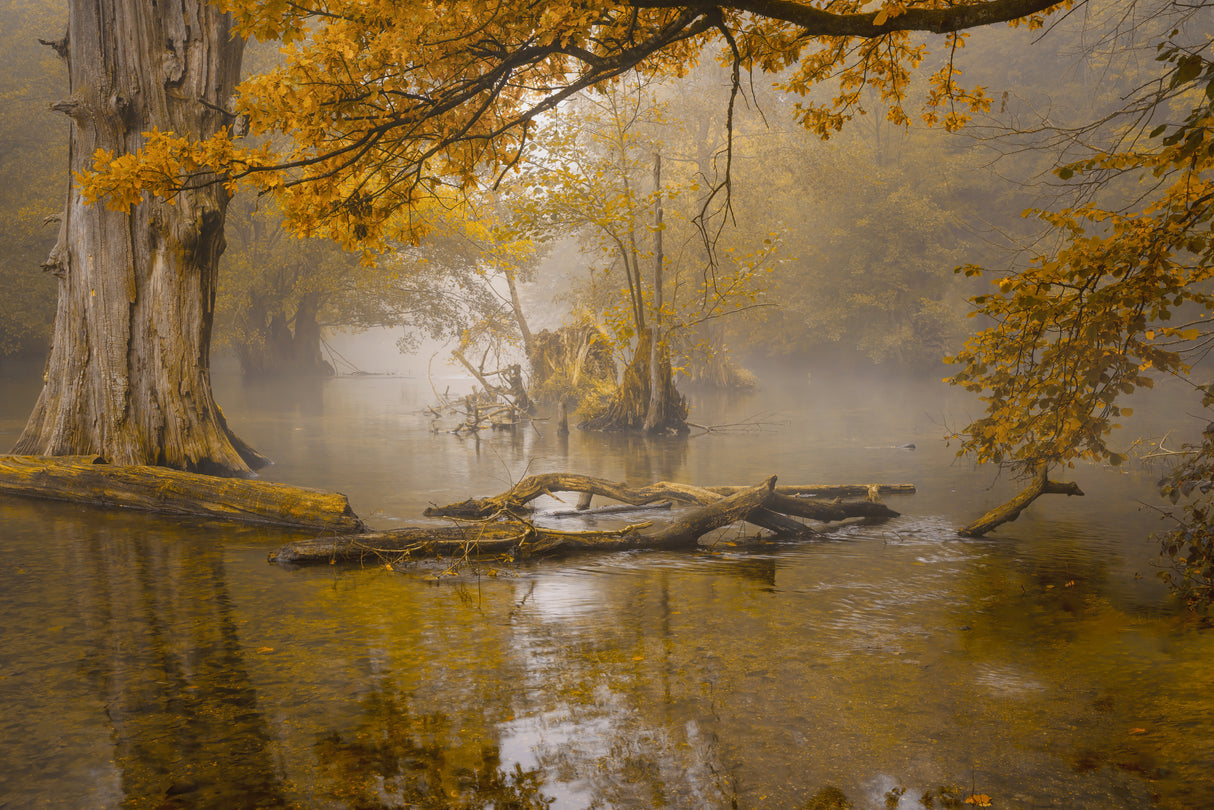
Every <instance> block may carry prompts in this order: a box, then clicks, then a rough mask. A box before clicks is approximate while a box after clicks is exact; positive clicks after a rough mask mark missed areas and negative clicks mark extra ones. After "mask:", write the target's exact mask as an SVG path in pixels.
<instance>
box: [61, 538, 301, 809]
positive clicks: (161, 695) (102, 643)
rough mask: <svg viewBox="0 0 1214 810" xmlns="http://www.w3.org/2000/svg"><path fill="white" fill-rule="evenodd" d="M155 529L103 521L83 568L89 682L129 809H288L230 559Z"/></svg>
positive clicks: (79, 561) (81, 558)
mask: <svg viewBox="0 0 1214 810" xmlns="http://www.w3.org/2000/svg"><path fill="white" fill-rule="evenodd" d="M155 525H156V523H155V521H154V520H152V519H148V520H142V519H140V518H131V517H126V516H123V517H121V518H119V517H114V518H109V517H108V516H107V517H106V518H101V517H100V516H97V517H96V519H95V520H94V527H95V528H92V529H91V531H90V532H89V533H88V535H87V542H86V543H84V544H82V545H81V546H80V553H78V554H77V555H75V558H74V562H75V563H76V570H75V571H73V575H74V577H75V580H76V582H77V583H78V584H79V589H78V591H77V594H78V601H77V605H78V610H79V612H80V614H81V618H82V620H83V622H84V624H85V625H86V627H87V628H88V630H89V637H90V640H91V648H90V649H89V650H88V651H87V652H86V654H85V657H84V659H83V660H82V661H81V664H80V667H81V670H82V672H81V674H82V675H83V677H84V679H85V680H86V682H87V683H89V684H90V685H91V686H92V687H93V689H94V690H96V692H97V695H98V697H99V698H100V700H101V702H102V704H103V705H104V706H105V712H106V717H107V719H108V721H109V724H110V727H111V730H112V740H113V746H114V754H113V756H114V765H115V767H116V768H117V769H118V770H119V772H120V774H121V780H122V790H123V793H124V796H125V798H124V800H123V802H122V805H123V807H128V808H142V807H155V808H163V809H164V810H169V809H170V808H195V807H197V808H213V807H224V808H245V807H248V808H252V807H258V808H273V807H287V806H289V805H288V802H287V801H286V800H285V799H284V798H283V787H282V784H281V780H280V779H279V777H278V775H277V770H276V768H275V767H274V761H273V757H272V755H271V750H270V749H271V746H270V740H271V736H270V730H269V727H268V725H267V723H266V720H265V718H264V717H263V715H262V713H261V711H260V710H259V708H258V699H257V694H256V693H255V691H254V690H253V688H252V686H251V684H250V681H249V675H248V671H247V669H246V666H245V662H244V653H243V650H242V647H241V644H240V641H239V638H238V635H237V623H236V621H235V619H234V616H233V610H232V604H231V599H230V597H229V594H228V589H227V584H226V581H225V572H224V564H223V559H222V555H221V553H220V551H219V550H218V549H216V548H215V547H213V546H201V545H191V544H189V543H188V542H183V539H182V538H181V537H180V535H179V534H178V535H177V536H169V535H162V534H160V533H158V532H156V531H155V529H154V527H155ZM72 528H73V530H74V531H75V532H77V533H79V531H80V527H79V525H75V524H74V525H73V527H72Z"/></svg>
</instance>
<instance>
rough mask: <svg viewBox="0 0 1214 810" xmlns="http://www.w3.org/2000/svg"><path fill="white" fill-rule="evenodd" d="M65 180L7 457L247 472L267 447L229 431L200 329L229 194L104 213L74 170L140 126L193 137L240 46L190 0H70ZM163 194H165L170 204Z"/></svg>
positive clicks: (128, 143)
mask: <svg viewBox="0 0 1214 810" xmlns="http://www.w3.org/2000/svg"><path fill="white" fill-rule="evenodd" d="M70 5H71V7H70V12H69V24H68V43H67V62H68V72H69V76H70V86H71V96H70V98H68V99H66V100H64V101H61V102H59V103H58V104H56V105H55V108H56V109H58V110H60V111H61V112H64V113H66V114H67V115H68V116H69V117H70V118H71V127H70V133H71V134H70V137H71V142H70V150H69V164H70V165H69V168H70V174H69V180H68V192H67V204H66V210H65V212H64V216H63V223H62V226H61V229H60V234H59V241H58V243H57V244H56V246H55V248H54V250H53V251H52V253H51V256H50V258H49V259H48V260H47V263H46V265H45V266H46V269H47V270H49V271H50V272H52V273H53V274H54V275H56V276H57V277H58V278H59V304H58V310H57V312H56V315H55V327H54V337H53V343H52V349H51V356H50V359H49V360H48V362H47V367H46V374H45V383H44V385H43V389H42V393H41V395H40V397H39V398H38V402H37V404H36V405H35V406H34V410H33V412H32V413H31V415H30V418H29V422H28V423H27V425H26V428H25V431H24V432H23V433H22V435H21V438H20V439H19V441H18V442H17V446H16V450H15V452H17V453H25V454H39V455H81V454H93V453H96V454H100V455H101V456H104V457H105V458H106V459H107V460H109V461H111V462H113V463H118V464H160V465H164V466H170V467H177V468H181V469H186V470H194V471H206V472H217V473H226V474H245V473H247V472H248V471H249V467H250V465H259V464H261V463H264V461H265V459H264V458H262V457H261V456H260V455H259V454H257V453H256V452H255V451H253V450H252V449H251V448H249V447H248V446H247V445H244V444H243V442H240V441H239V440H238V439H236V437H235V436H233V435H232V433H231V431H230V430H229V429H228V427H227V424H226V423H225V421H224V418H223V415H222V413H221V412H220V410H219V408H218V406H217V405H216V403H215V400H214V398H213V396H212V393H211V372H210V339H211V324H212V319H213V313H214V307H215V288H216V275H217V267H218V260H219V255H220V253H222V251H223V248H224V239H223V223H224V216H225V213H226V210H227V203H228V193H227V191H226V190H225V189H224V188H223V186H222V185H215V184H212V185H204V186H202V187H201V188H195V189H190V190H187V191H183V192H182V193H180V194H178V195H177V196H176V197H175V198H174V199H173V200H171V201H166V200H160V199H151V198H145V200H144V201H143V202H142V203H140V204H139V205H135V206H132V207H130V208H128V209H125V210H122V211H112V210H109V209H108V208H106V207H105V206H104V205H102V204H98V205H95V206H93V205H89V204H87V203H86V202H85V201H84V199H83V197H82V196H81V192H80V189H79V187H78V185H77V183H76V182H75V179H74V175H75V174H76V173H78V172H86V171H88V170H89V169H90V168H91V165H92V162H93V155H94V153H95V152H96V151H97V150H98V149H107V150H110V151H112V152H113V153H114V154H116V155H123V154H129V153H132V152H134V151H136V150H137V149H138V148H139V147H140V146H141V145H142V144H143V136H142V133H143V132H145V131H149V130H152V129H159V130H162V131H173V132H176V133H178V134H181V135H188V136H192V137H198V138H204V137H207V136H209V135H211V134H212V133H214V132H215V131H216V130H217V129H219V127H221V126H223V125H225V124H228V123H231V121H230V119H229V116H227V115H226V114H224V113H222V112H220V110H222V109H223V108H225V107H227V105H228V104H229V101H230V99H231V97H232V94H233V91H234V87H235V84H236V81H237V79H238V74H239V70H240V57H241V53H242V43H241V42H240V40H238V39H233V38H232V30H231V20H230V18H229V17H228V16H227V15H226V14H221V13H220V12H219V11H218V10H217V9H216V8H215V7H214V6H213V5H211V4H209V3H206V2H204V1H203V0H160V1H159V2H157V3H151V2H147V0H73V1H72V3H71V4H70ZM170 203H171V204H170Z"/></svg>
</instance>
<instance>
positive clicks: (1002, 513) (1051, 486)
mask: <svg viewBox="0 0 1214 810" xmlns="http://www.w3.org/2000/svg"><path fill="white" fill-rule="evenodd" d="M1082 494H1083V490H1081V489H1080V488H1079V485H1078V484H1076V483H1075V482H1074V481H1067V482H1061V481H1051V480H1050V477H1049V471H1048V470H1042V471H1041V472H1039V473H1037V474H1036V475H1035V476H1034V477H1033V482H1032V483H1031V484H1029V486H1028V487H1026V488H1025V489H1023V490H1022V491H1021V492H1019V493H1018V494H1017V495H1016V497H1014V498H1012V499H1011V500H1010V501H1008V502H1007V503H1005V504H1003V505H1002V506H998V507H996V508H994V509H992V510H991V511H989V512H987V513H986V514H985V515H983V516H982V517H980V518H978V519H977V520H975V521H974V522H973V523H971V524H970V525H968V526H966V527H965V528H964V529H962V530H961V531H960V534H961V535H962V536H963V537H981V536H982V535H984V534H986V533H987V532H989V531H992V530H993V529H995V528H996V527H998V526H1002V525H1003V524H1004V523H1011V522H1012V521H1013V520H1015V519H1016V518H1018V517H1020V513H1021V512H1023V511H1024V510H1025V509H1027V508H1028V505H1029V504H1031V503H1032V502H1033V501H1035V500H1037V499H1038V498H1039V497H1041V496H1042V495H1082Z"/></svg>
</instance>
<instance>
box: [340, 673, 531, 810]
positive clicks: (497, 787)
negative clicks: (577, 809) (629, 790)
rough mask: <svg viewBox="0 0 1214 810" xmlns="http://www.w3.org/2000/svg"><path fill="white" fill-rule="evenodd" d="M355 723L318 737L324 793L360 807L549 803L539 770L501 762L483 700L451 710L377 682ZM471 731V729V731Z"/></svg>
mask: <svg viewBox="0 0 1214 810" xmlns="http://www.w3.org/2000/svg"><path fill="white" fill-rule="evenodd" d="M361 708H362V717H361V719H360V722H359V724H358V725H357V726H356V727H355V728H353V729H350V730H348V731H346V732H337V731H333V732H330V733H328V734H325V735H324V736H322V737H321V738H320V739H319V740H317V742H316V758H317V761H318V762H319V763H321V764H320V770H321V777H320V778H321V795H322V796H323V797H324V798H326V799H330V800H333V801H335V802H337V803H339V804H340V806H348V807H357V808H360V810H380V808H384V809H385V810H386V808H398V807H410V808H434V810H441V809H442V808H460V809H461V810H473V808H506V807H508V808H516V809H517V810H530V809H531V808H546V807H549V806H551V802H552V800H551V798H549V797H546V796H544V794H543V793H542V791H541V790H540V787H541V785H542V783H543V776H542V771H541V770H540V769H538V768H532V769H530V770H524V769H523V768H522V766H521V765H519V764H518V763H517V762H516V763H514V765H513V767H510V766H508V765H503V763H502V756H501V750H500V747H499V745H498V743H497V740H496V739H492V738H488V737H485V736H483V735H481V734H477V733H476V731H477V730H480V731H484V730H486V729H487V728H490V727H491V724H489V723H488V722H487V719H486V718H485V717H484V712H483V707H479V706H477V705H476V704H472V705H465V706H457V707H452V708H453V709H455V710H456V711H457V712H458V713H457V714H454V715H452V714H448V713H447V712H446V711H443V710H438V709H436V708H434V707H433V706H432V705H427V704H426V703H424V702H422V701H418V700H417V699H416V698H414V697H412V696H410V695H407V694H404V693H402V692H400V691H399V690H398V689H397V688H396V687H395V686H393V684H392V683H391V682H390V681H388V680H385V681H381V682H379V683H377V684H375V686H374V687H373V689H372V691H371V692H370V693H369V694H367V695H366V696H365V697H364V698H363V700H362V707H361ZM470 729H471V730H473V732H472V733H469V730H470Z"/></svg>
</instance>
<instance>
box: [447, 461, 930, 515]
mask: <svg viewBox="0 0 1214 810" xmlns="http://www.w3.org/2000/svg"><path fill="white" fill-rule="evenodd" d="M742 489H743V487H736V486H732V487H696V486H691V485H689V484H672V483H668V482H664V481H663V482H659V483H656V484H651V485H649V486H644V487H630V486H628V485H627V484H618V483H615V482H612V481H605V480H603V479H601V478H591V477H590V476H587V475H575V474H573V473H543V474H540V475H531V476H528V477H526V478H524V479H523V480H521V481H519V482H518V483H517V484H515V485H514V486H513V487H511V488H510V489H509V490H507V491H506V492H503V493H502V494H500V495H495V496H492V497H489V498H474V499H470V500H466V501H460V502H458V503H453V504H448V505H446V506H432V507H430V508H428V509H427V510H426V516H427V517H455V518H465V519H473V520H478V519H486V518H491V517H497V516H511V517H516V518H517V517H522V516H523V515H525V514H526V513H527V512H528V506H527V505H528V504H529V503H530V502H531V501H533V500H535V499H536V498H538V497H539V496H541V495H551V494H553V493H557V492H579V493H582V498H580V499H579V501H578V508H579V509H586V508H588V507H589V506H590V498H588V497H586V496H587V495H590V496H594V495H599V496H602V497H605V498H611V499H612V500H616V501H620V502H622V503H627V504H632V505H634V506H641V505H644V504H650V503H654V502H656V501H661V500H672V501H679V502H682V503H690V504H708V503H712V502H713V501H715V500H716V499H718V498H721V497H724V496H727V495H733V494H735V493H737V492H740V491H742ZM874 491H879V492H882V493H885V492H890V493H893V492H896V493H908V492H914V491H915V488H914V486H912V485H910V484H897V485H892V486H891V485H882V486H875V485H873V486H868V485H844V486H780V487H776V488H775V490H774V492H773V495H777V496H780V498H779V502H780V503H781V504H783V507H784V508H778V509H777V510H776V511H778V512H783V513H785V514H790V515H799V516H802V517H808V518H813V519H815V520H821V521H827V522H828V521H834V520H844V519H846V518H849V517H896V516H897V514H898V513H897V512H895V511H893V510H892V509H890V508H889V507H887V506H885V505H884V504H881V503H878V502H876V501H873V500H870V501H860V502H854V501H853V502H824V501H814V500H811V499H808V498H799V497H795V496H798V495H806V494H810V495H828V496H838V495H865V496H868V497H869V498H874V497H875V496H874V494H873V493H874ZM793 501H795V502H796V503H793Z"/></svg>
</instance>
